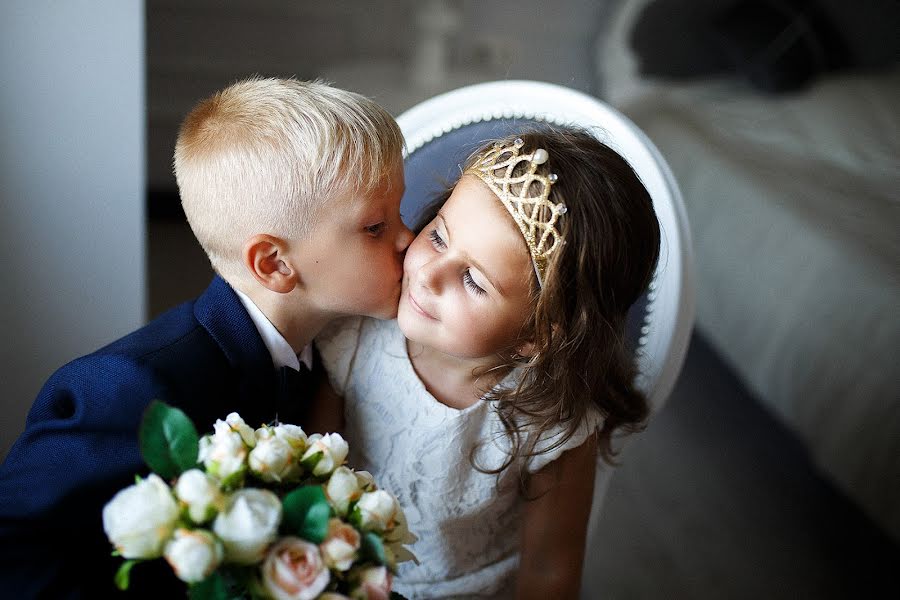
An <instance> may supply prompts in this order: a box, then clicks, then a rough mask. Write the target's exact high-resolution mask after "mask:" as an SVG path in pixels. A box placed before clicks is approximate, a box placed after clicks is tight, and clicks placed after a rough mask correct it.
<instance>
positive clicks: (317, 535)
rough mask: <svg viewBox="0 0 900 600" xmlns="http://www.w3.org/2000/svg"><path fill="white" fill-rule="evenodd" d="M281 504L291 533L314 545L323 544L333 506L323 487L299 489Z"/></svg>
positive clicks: (308, 486)
mask: <svg viewBox="0 0 900 600" xmlns="http://www.w3.org/2000/svg"><path fill="white" fill-rule="evenodd" d="M281 504H282V507H283V509H284V521H285V523H286V524H287V525H288V528H289V530H290V532H291V533H294V534H296V535H298V536H300V537H301V538H303V539H304V540H307V541H310V542H312V543H314V544H320V543H322V540H324V539H325V536H326V535H327V534H328V519H329V517H331V506H330V505H329V504H328V500H327V499H326V498H325V491H324V490H323V489H322V486H321V485H305V486H303V487H299V488H297V489H296V490H294V491H293V492H291V493H289V494H288V495H287V496H285V497H284V500H282V502H281Z"/></svg>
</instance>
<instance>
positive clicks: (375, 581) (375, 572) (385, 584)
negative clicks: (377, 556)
mask: <svg viewBox="0 0 900 600" xmlns="http://www.w3.org/2000/svg"><path fill="white" fill-rule="evenodd" d="M356 581H357V583H356V587H355V588H353V591H352V592H350V597H351V598H353V600H389V598H390V597H391V585H392V577H391V573H390V571H388V570H387V568H386V567H367V568H365V569H360V570H359V571H358V572H357V573H356Z"/></svg>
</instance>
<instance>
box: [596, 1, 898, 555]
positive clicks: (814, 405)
mask: <svg viewBox="0 0 900 600" xmlns="http://www.w3.org/2000/svg"><path fill="white" fill-rule="evenodd" d="M646 4H647V3H646V2H638V3H631V6H626V7H625V10H624V13H623V15H621V16H620V19H619V22H618V23H616V25H615V27H614V30H613V32H612V34H611V36H610V38H609V40H608V41H607V44H608V45H607V47H605V48H604V49H603V52H602V54H601V63H602V66H603V68H604V72H603V77H604V79H605V80H606V85H607V92H608V93H607V97H608V98H609V99H610V101H611V102H612V103H613V104H615V105H617V107H618V108H620V109H621V110H622V111H623V112H624V113H625V114H627V115H628V116H629V117H630V118H631V119H633V120H634V121H635V122H636V123H637V124H638V126H640V127H641V128H642V129H643V130H644V131H645V132H646V133H647V134H648V136H649V137H650V138H651V139H652V140H653V142H654V143H655V144H656V145H657V146H658V148H659V149H660V151H661V152H662V154H663V156H664V157H665V158H666V160H667V161H668V162H669V165H670V166H671V168H672V171H673V172H674V174H675V177H676V179H677V181H678V184H679V186H680V188H681V191H682V194H683V196H684V201H685V205H686V208H687V212H688V218H689V221H690V223H691V231H692V235H693V241H694V251H695V262H696V274H697V283H696V291H697V297H696V302H697V305H696V308H697V323H698V327H699V328H700V329H701V330H702V332H703V333H704V334H705V336H706V337H707V338H708V339H709V340H710V341H711V342H712V343H713V345H714V346H715V347H716V349H717V350H718V351H719V352H720V353H721V354H722V356H724V357H725V358H726V360H727V361H728V362H729V363H730V364H731V365H732V366H733V368H734V369H735V371H736V372H737V373H739V374H740V376H741V377H742V378H743V379H744V380H745V382H746V383H747V384H748V385H749V386H750V387H751V388H752V390H753V391H754V392H755V394H756V396H757V397H758V398H759V399H760V400H761V401H762V402H763V403H764V404H765V405H766V406H767V407H768V408H769V409H771V411H772V412H773V413H775V414H776V415H777V416H778V417H779V418H780V420H781V421H782V422H783V423H785V424H786V425H787V426H788V427H789V428H790V429H791V430H793V431H794V432H795V433H796V434H797V435H798V436H799V437H800V438H801V439H803V440H804V441H805V443H806V445H807V447H808V449H809V452H810V453H811V455H812V457H813V459H814V461H815V462H816V464H817V465H819V466H820V467H821V469H822V470H823V472H825V473H826V474H828V475H829V476H830V478H831V479H832V480H833V481H835V482H836V483H837V484H838V485H839V486H840V487H841V488H842V489H843V490H844V491H845V492H846V493H847V494H848V495H849V496H850V497H851V498H853V499H854V500H855V501H856V502H857V503H858V504H859V505H860V506H861V507H862V508H863V509H864V510H865V511H866V512H867V513H868V514H869V515H870V516H871V517H872V518H873V519H874V520H875V521H876V522H877V523H879V524H880V525H881V526H882V527H883V528H884V529H885V530H886V531H888V532H889V533H890V534H891V535H892V536H893V537H894V538H895V539H900V374H898V373H900V368H898V358H897V352H898V350H900V69H898V68H896V67H894V68H892V69H880V70H877V71H871V72H857V73H854V74H832V75H828V76H824V77H820V78H818V79H817V80H816V81H815V82H814V83H812V84H811V85H808V86H805V87H803V89H802V90H796V91H794V92H793V93H791V94H780V95H767V94H763V93H761V92H760V90H759V89H758V87H753V86H750V85H748V84H747V82H746V80H741V79H736V78H733V77H732V78H722V77H717V78H709V79H703V80H694V81H691V82H668V83H665V82H663V81H662V80H659V79H653V80H650V79H647V78H642V77H638V76H636V75H635V73H636V69H635V64H634V61H635V58H634V57H633V56H629V52H630V50H629V44H628V41H627V39H625V38H626V37H627V35H628V31H629V30H630V28H631V27H632V26H633V25H634V24H635V21H636V20H637V17H638V16H639V13H640V8H641V5H646ZM616 44H618V45H616Z"/></svg>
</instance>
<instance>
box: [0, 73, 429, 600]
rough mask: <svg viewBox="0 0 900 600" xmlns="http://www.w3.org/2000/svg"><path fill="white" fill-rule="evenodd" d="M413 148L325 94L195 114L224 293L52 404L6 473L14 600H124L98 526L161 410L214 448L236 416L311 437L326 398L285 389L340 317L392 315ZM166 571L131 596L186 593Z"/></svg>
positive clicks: (308, 92) (191, 152) (88, 369)
mask: <svg viewBox="0 0 900 600" xmlns="http://www.w3.org/2000/svg"><path fill="white" fill-rule="evenodd" d="M402 146H403V139H402V134H401V133H400V130H399V128H398V127H397V124H396V122H395V121H394V120H393V118H392V117H391V116H390V115H389V114H388V113H387V112H385V111H384V109H382V108H380V107H379V106H377V105H376V104H375V103H373V102H371V101H370V100H367V99H365V98H363V97H361V96H358V95H356V94H352V93H350V92H345V91H342V90H338V89H335V88H332V87H329V86H327V85H325V84H321V83H317V82H300V81H296V80H293V79H288V80H285V79H250V80H247V81H242V82H239V83H236V84H234V85H232V86H230V87H228V88H227V89H225V90H223V91H221V92H219V93H217V94H215V95H213V96H212V97H211V98H209V99H207V100H204V101H203V102H201V103H200V104H198V105H197V106H196V107H195V108H194V109H193V111H192V112H191V113H190V114H189V115H188V116H187V118H186V119H185V121H184V123H183V124H182V127H181V130H180V132H179V136H178V141H177V144H176V148H175V173H176V178H177V181H178V187H179V192H180V194H181V198H182V205H183V207H184V212H185V214H186V215H187V219H188V222H189V223H190V226H191V228H192V230H193V231H194V234H195V235H196V237H197V239H198V240H199V242H200V244H201V246H202V247H203V249H204V250H205V251H206V253H207V255H208V256H209V259H210V262H211V263H212V266H213V268H214V269H215V271H216V272H217V274H218V275H217V276H216V277H215V278H214V280H213V282H212V283H211V284H210V286H209V288H208V289H207V290H206V292H204V293H203V294H202V295H201V296H200V297H199V298H197V299H196V300H195V301H193V302H188V303H185V304H183V305H181V306H179V307H177V308H175V309H172V310H171V311H169V312H167V313H166V314H164V315H162V316H160V317H159V318H158V319H156V320H155V321H153V322H152V323H150V324H148V325H147V326H145V327H143V328H141V329H139V330H138V331H136V332H134V333H132V334H130V335H128V336H126V337H125V338H123V339H121V340H118V341H116V342H114V343H112V344H111V345H109V346H107V347H105V348H103V349H101V350H98V351H97V352H95V353H93V354H90V355H88V356H85V357H83V358H80V359H77V360H75V361H73V362H72V363H69V364H68V365H66V366H64V367H63V368H62V369H60V370H59V371H57V372H56V373H55V374H54V375H53V376H52V377H51V378H50V380H49V381H48V382H47V384H46V385H45V386H44V388H43V389H42V390H41V392H40V394H39V396H38V398H37V400H36V401H35V403H34V405H33V406H32V409H31V412H30V413H29V416H28V420H27V423H26V429H25V432H24V433H23V434H22V436H21V437H20V438H19V440H18V441H17V442H16V444H15V445H14V446H13V448H12V450H11V451H10V454H9V456H8V457H7V459H6V462H5V463H4V464H3V466H2V467H0V569H2V576H0V590H3V591H4V593H6V592H12V591H15V593H16V596H17V597H21V598H25V597H34V596H39V595H40V596H50V597H82V596H83V597H106V596H107V595H110V594H112V593H114V588H113V583H112V576H113V574H114V573H115V569H116V566H117V564H118V563H119V562H120V559H115V560H110V559H108V558H106V559H105V557H109V555H110V552H111V549H112V548H111V546H110V544H109V542H108V541H107V540H106V538H105V535H104V534H103V527H102V524H101V518H100V516H101V510H102V507H103V505H104V504H105V503H106V502H107V501H108V500H109V499H110V498H112V496H113V495H114V494H115V492H117V491H118V490H119V489H121V488H123V487H125V486H126V485H128V484H130V483H131V482H133V478H134V475H135V474H136V473H139V472H145V471H146V467H145V466H144V465H143V461H142V460H141V457H140V451H139V448H138V442H137V436H136V433H137V428H138V425H139V423H140V419H141V415H142V413H143V410H144V408H145V407H146V406H147V404H149V402H150V401H151V400H153V399H156V398H158V399H161V400H163V401H165V402H167V403H169V404H172V405H174V406H178V407H179V408H181V409H182V410H184V411H185V412H186V413H187V414H188V416H189V417H190V418H191V419H192V420H193V421H194V423H195V424H196V425H197V427H198V428H199V429H200V430H201V432H202V430H203V429H204V428H208V427H211V426H212V423H213V422H214V421H215V419H217V418H224V416H225V415H227V414H228V413H229V412H231V411H237V412H239V413H240V414H241V416H242V417H244V419H245V420H246V421H247V423H249V424H251V425H253V426H259V425H260V424H262V423H267V422H271V421H273V420H275V419H276V418H277V419H279V420H281V421H282V422H287V423H296V424H299V425H302V426H306V427H307V428H309V427H310V425H309V422H308V421H306V420H305V418H304V412H305V411H304V409H305V408H306V406H307V405H308V404H310V400H311V399H312V393H311V392H312V390H311V387H312V383H311V382H307V383H305V384H302V383H301V384H300V387H299V388H297V386H296V384H294V385H289V382H292V381H296V380H297V379H298V376H299V375H300V373H301V372H302V371H305V369H304V367H303V366H302V365H301V363H303V365H305V366H310V365H309V363H310V361H311V360H312V359H313V357H312V351H311V349H310V348H311V346H310V341H311V340H312V338H313V337H314V336H315V335H316V334H317V333H318V331H319V330H320V329H321V328H322V326H324V325H325V324H326V323H327V322H328V321H330V320H331V319H333V318H336V317H339V316H344V315H353V314H360V315H371V316H374V317H378V318H385V319H388V318H393V317H394V316H395V315H396V311H397V303H398V300H399V294H400V284H401V276H402V261H403V252H404V251H405V249H406V247H407V246H408V245H409V242H410V241H411V239H412V234H411V233H410V232H409V230H408V229H406V227H405V226H404V225H403V223H402V222H401V220H400V214H399V206H400V198H401V197H402V195H403V191H404V185H403V171H402V156H401V150H402ZM298 354H300V356H299V357H298ZM313 366H315V365H313ZM154 562H155V563H157V564H156V565H152V563H151V564H148V565H138V566H137V567H136V568H135V569H134V572H133V575H132V585H131V589H132V590H133V594H134V595H136V596H138V595H140V596H156V597H169V596H170V595H171V594H172V593H176V594H177V593H178V590H183V584H180V583H179V582H178V581H177V580H176V579H175V578H174V576H173V575H171V573H170V572H169V571H170V569H168V567H167V566H166V565H165V564H162V561H154ZM181 593H183V592H181Z"/></svg>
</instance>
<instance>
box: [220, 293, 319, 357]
mask: <svg viewBox="0 0 900 600" xmlns="http://www.w3.org/2000/svg"><path fill="white" fill-rule="evenodd" d="M234 291H235V292H236V293H237V295H238V299H239V300H240V301H241V304H243V305H244V308H246V309H247V313H248V314H249V315H250V319H251V320H252V321H253V324H254V325H255V326H256V330H257V331H259V335H260V337H261V338H262V341H263V343H264V344H265V345H266V348H268V349H269V354H271V355H272V362H273V363H274V365H275V368H276V369H280V368H281V367H290V368H292V369H294V370H295V371H299V370H300V363H301V362H302V363H303V364H304V365H306V368H307V369H309V370H310V371H312V360H313V352H312V344H311V343H310V344H307V345H306V347H304V348H303V350H302V351H301V352H300V354H299V355H298V354H296V353H295V352H294V349H293V348H291V345H290V344H288V342H287V340H286V339H284V336H283V335H281V332H279V331H278V329H277V328H276V327H275V326H274V325H272V322H271V321H269V319H268V317H266V315H264V314H263V312H262V311H261V310H259V307H257V306H256V304H254V303H253V300H251V299H250V298H249V296H247V295H246V294H244V293H243V292H241V291H240V290H238V289H235V290H234Z"/></svg>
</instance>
